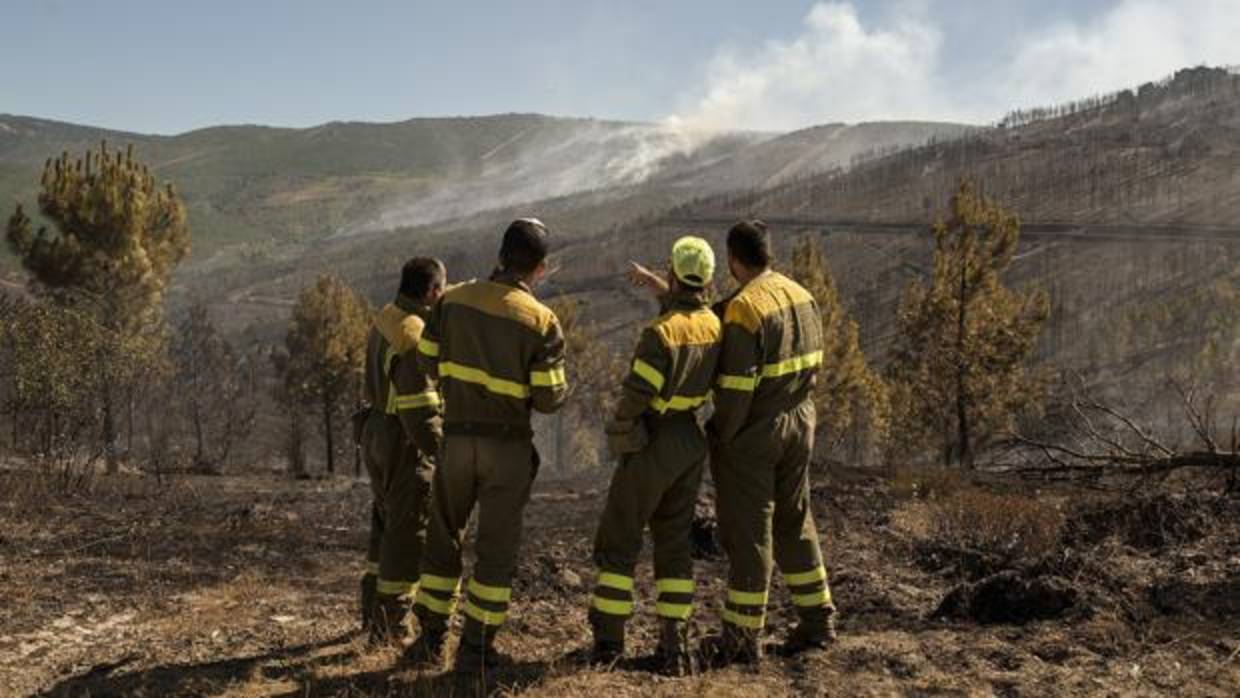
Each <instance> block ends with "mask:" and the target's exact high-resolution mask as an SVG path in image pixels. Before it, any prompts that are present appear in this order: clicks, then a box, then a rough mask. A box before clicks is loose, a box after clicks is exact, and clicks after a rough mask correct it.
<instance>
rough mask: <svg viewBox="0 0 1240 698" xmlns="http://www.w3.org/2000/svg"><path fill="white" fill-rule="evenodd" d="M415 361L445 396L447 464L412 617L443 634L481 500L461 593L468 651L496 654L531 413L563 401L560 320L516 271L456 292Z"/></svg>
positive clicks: (524, 487)
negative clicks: (469, 526)
mask: <svg viewBox="0 0 1240 698" xmlns="http://www.w3.org/2000/svg"><path fill="white" fill-rule="evenodd" d="M418 361H419V364H420V365H421V366H422V367H423V370H424V371H425V372H426V373H427V374H428V375H431V376H434V377H436V378H437V379H438V381H439V386H440V390H441V392H442V394H443V397H444V403H445V413H444V446H443V456H442V458H441V460H440V462H439V467H438V468H437V469H436V471H435V477H434V480H433V483H432V492H433V494H432V504H431V515H430V523H429V527H428V536H427V544H426V548H425V551H424V555H423V560H422V577H421V582H420V585H419V588H418V594H417V600H416V603H415V605H414V613H415V614H416V615H417V616H418V620H419V622H420V623H421V626H422V630H423V633H424V634H428V633H429V634H430V635H432V636H442V635H443V633H444V631H445V629H446V627H447V623H448V620H449V619H450V618H451V616H452V613H453V612H454V609H455V606H456V601H457V594H458V591H459V588H460V586H461V572H462V565H461V547H462V543H463V539H464V535H465V526H466V524H467V523H468V521H469V516H470V513H471V512H472V511H473V508H474V506H475V504H476V505H477V506H478V529H477V540H476V541H475V546H474V549H475V554H476V557H477V559H476V560H475V562H474V566H473V574H472V577H471V578H470V579H469V581H468V583H467V584H466V585H465V592H466V594H465V601H464V604H463V607H464V613H465V628H464V633H463V637H462V643H463V644H464V645H467V646H469V647H470V648H472V649H474V650H476V651H485V650H486V649H487V648H489V646H490V643H491V640H492V639H493V638H494V636H495V633H496V632H497V631H498V630H499V628H500V627H501V626H502V625H503V623H504V620H505V618H506V617H507V615H508V605H509V601H510V599H511V597H512V588H511V580H512V574H513V570H514V569H515V567H516V556H517V549H518V546H519V545H520V541H521V530H522V514H523V512H524V510H525V505H526V503H527V502H528V500H529V495H530V486H531V485H532V483H533V480H534V476H535V474H536V473H537V469H538V454H537V453H536V452H535V450H534V444H533V431H532V430H531V428H530V413H531V410H537V411H539V412H546V413H551V412H554V411H555V410H557V409H559V408H560V406H561V405H562V404H563V402H564V399H565V397H566V395H567V391H568V384H567V381H566V379H565V375H564V337H563V334H562V332H561V330H560V323H559V320H558V319H557V318H556V316H555V314H554V313H553V312H552V311H551V310H550V309H549V308H547V307H546V306H544V305H543V304H542V303H540V302H539V301H538V300H537V299H536V298H535V297H534V295H533V294H532V292H531V291H530V289H529V288H528V287H527V286H525V284H523V283H521V282H520V281H519V280H517V279H516V278H515V277H514V276H513V275H511V274H508V273H505V272H502V271H497V272H496V273H495V274H493V275H492V276H491V278H490V279H489V280H486V281H474V282H470V283H466V284H463V285H461V286H459V287H456V288H453V289H451V290H449V291H448V292H447V293H445V294H444V297H443V298H442V299H441V300H440V302H439V303H438V304H437V305H436V306H435V309H434V311H433V312H432V313H431V317H430V320H429V322H428V323H427V325H426V331H425V332H424V333H423V335H422V339H421V341H420V342H419V343H418Z"/></svg>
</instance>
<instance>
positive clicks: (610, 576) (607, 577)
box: [597, 572, 633, 591]
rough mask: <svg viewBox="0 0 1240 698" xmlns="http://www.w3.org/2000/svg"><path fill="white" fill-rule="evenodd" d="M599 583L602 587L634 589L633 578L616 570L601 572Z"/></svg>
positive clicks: (621, 589) (624, 589)
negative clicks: (617, 572) (615, 571)
mask: <svg viewBox="0 0 1240 698" xmlns="http://www.w3.org/2000/svg"><path fill="white" fill-rule="evenodd" d="M597 583H598V585H599V586H601V587H610V588H612V589H619V590H620V591H633V578H632V577H626V576H624V575H622V574H616V573H614V572H599V573H598V580H597Z"/></svg>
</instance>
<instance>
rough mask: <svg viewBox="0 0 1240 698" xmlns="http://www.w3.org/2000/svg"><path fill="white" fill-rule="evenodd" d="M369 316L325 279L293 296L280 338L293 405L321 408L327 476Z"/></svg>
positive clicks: (337, 282)
mask: <svg viewBox="0 0 1240 698" xmlns="http://www.w3.org/2000/svg"><path fill="white" fill-rule="evenodd" d="M370 316H371V310H370V305H369V304H368V303H367V302H366V299H365V298H363V297H362V296H361V295H359V294H358V293H357V292H356V291H354V290H353V289H352V288H350V287H349V286H348V285H347V284H346V283H345V282H344V281H342V280H341V279H339V278H338V277H335V276H332V275H330V274H327V275H324V276H321V277H319V279H318V281H317V282H315V284H314V285H313V286H309V287H307V288H306V289H304V290H303V291H302V292H301V295H300V296H298V298H297V305H296V306H294V308H293V319H292V321H291V322H290V323H289V329H288V334H287V335H286V336H285V346H286V348H287V350H288V361H287V365H286V368H285V373H284V383H285V388H286V392H287V394H288V395H289V396H290V397H291V398H292V399H293V400H294V402H295V403H299V404H301V405H305V404H308V403H310V402H317V403H318V404H319V406H320V408H321V409H322V416H323V438H324V440H325V442H326V449H327V472H329V473H332V472H335V464H336V461H335V436H336V434H335V420H334V418H335V416H336V415H337V414H338V413H339V412H340V411H341V410H342V408H343V407H345V406H346V405H352V404H354V403H355V402H356V396H357V391H358V390H359V389H360V386H361V374H362V369H363V365H364V362H365V355H366V338H367V333H368V332H369V329H370ZM350 398H352V399H350ZM292 409H296V407H293V408H292Z"/></svg>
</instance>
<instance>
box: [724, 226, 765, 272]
mask: <svg viewBox="0 0 1240 698" xmlns="http://www.w3.org/2000/svg"><path fill="white" fill-rule="evenodd" d="M728 254H731V255H732V256H733V257H735V258H736V259H737V260H738V261H739V262H740V263H741V264H744V265H745V266H747V267H749V268H751V269H765V268H767V267H769V266H771V260H772V258H773V255H772V254H771V236H770V235H769V234H767V232H766V223H763V222H762V221H760V220H757V219H754V220H751V221H741V222H740V223H737V224H736V225H734V226H732V229H731V230H729V231H728Z"/></svg>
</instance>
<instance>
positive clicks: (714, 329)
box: [651, 309, 723, 348]
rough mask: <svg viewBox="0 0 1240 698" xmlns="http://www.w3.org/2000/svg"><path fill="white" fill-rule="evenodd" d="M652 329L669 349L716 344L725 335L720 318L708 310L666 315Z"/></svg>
mask: <svg viewBox="0 0 1240 698" xmlns="http://www.w3.org/2000/svg"><path fill="white" fill-rule="evenodd" d="M651 328H653V329H654V331H655V332H656V333H657V334H658V335H659V339H660V340H662V341H663V346H666V347H668V348H674V347H683V346H692V345H703V344H714V343H716V342H718V341H719V339H720V337H721V336H722V334H723V331H722V325H721V324H720V322H719V318H718V317H716V316H715V314H714V313H713V312H711V311H710V310H707V309H703V310H695V311H693V312H684V311H675V312H671V313H666V314H665V315H662V316H660V317H659V319H658V320H655V321H654V323H653V324H652V325H651Z"/></svg>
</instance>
